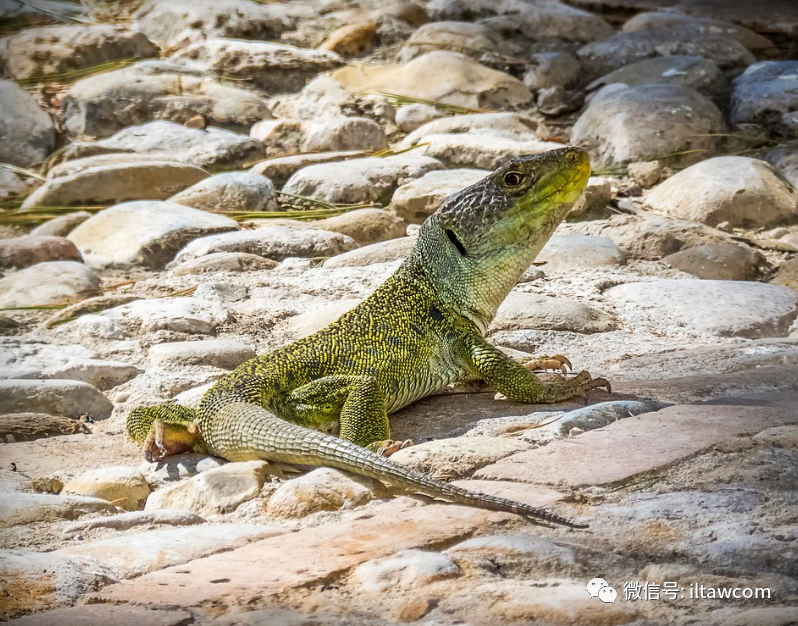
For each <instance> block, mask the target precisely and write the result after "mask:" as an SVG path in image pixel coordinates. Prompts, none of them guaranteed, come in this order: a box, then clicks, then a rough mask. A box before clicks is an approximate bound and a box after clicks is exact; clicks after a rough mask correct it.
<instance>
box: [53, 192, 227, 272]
mask: <svg viewBox="0 0 798 626" xmlns="http://www.w3.org/2000/svg"><path fill="white" fill-rule="evenodd" d="M238 228H239V226H238V224H237V223H236V222H235V221H234V220H231V219H230V218H229V217H225V216H223V215H214V214H212V213H206V212H205V211H200V210H198V209H192V208H190V207H187V206H183V205H182V204H175V203H173V202H158V201H154V200H153V201H149V200H141V201H138V202H126V203H123V204H117V205H116V206H113V207H110V208H108V209H104V210H103V211H99V212H98V213H96V214H94V215H93V216H92V217H90V218H89V219H87V220H86V221H85V222H83V223H82V224H81V225H80V226H78V227H77V228H76V229H75V230H73V231H72V232H71V233H70V234H69V239H70V240H71V241H72V242H73V243H75V245H76V246H77V247H78V249H79V250H80V251H81V252H82V253H83V256H84V259H85V260H86V262H87V263H89V264H91V265H94V266H100V267H102V266H107V265H113V266H122V267H130V266H136V265H139V266H145V267H150V268H157V269H160V268H163V267H164V266H165V265H166V264H167V263H169V262H170V261H171V260H172V259H174V258H175V255H176V254H177V253H178V251H179V250H180V249H181V248H183V247H184V246H185V245H186V244H187V243H189V242H190V241H192V240H194V239H197V238H198V237H202V236H203V235H213V234H215V233H223V232H226V231H233V230H237V229H238Z"/></svg>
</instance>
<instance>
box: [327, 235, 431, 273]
mask: <svg viewBox="0 0 798 626" xmlns="http://www.w3.org/2000/svg"><path fill="white" fill-rule="evenodd" d="M415 245H416V238H415V237H400V238H398V239H389V240H388V241H380V242H379V243H373V244H371V245H370V246H363V247H362V248H358V249H357V250H351V251H350V252H345V253H343V254H339V255H338V256H336V257H333V258H332V259H328V260H327V261H325V262H324V267H328V268H335V267H363V266H365V265H372V264H374V263H390V262H392V261H398V260H399V259H404V258H405V257H406V256H407V255H408V254H410V251H411V250H412V249H413V248H414V247H415Z"/></svg>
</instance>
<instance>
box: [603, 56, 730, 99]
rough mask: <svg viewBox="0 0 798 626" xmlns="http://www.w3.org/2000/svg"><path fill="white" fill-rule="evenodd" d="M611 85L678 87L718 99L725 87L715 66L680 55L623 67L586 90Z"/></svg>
mask: <svg viewBox="0 0 798 626" xmlns="http://www.w3.org/2000/svg"><path fill="white" fill-rule="evenodd" d="M613 83H623V84H624V85H628V86H630V87H636V86H638V85H650V84H653V83H659V84H664V85H682V86H684V87H691V88H692V89H695V90H696V91H700V92H701V93H703V94H706V95H709V96H714V95H718V94H719V93H720V92H722V91H723V89H724V88H725V86H726V80H725V78H724V76H723V73H722V72H721V71H720V68H719V67H718V66H717V65H715V63H713V62H712V61H710V60H709V59H705V58H704V57H699V56H684V55H673V56H665V57H654V58H653V59H644V60H642V61H637V62H636V63H630V64H629V65H624V66H623V67H621V68H618V69H617V70H614V71H612V72H610V73H609V74H604V76H601V77H600V78H597V79H595V80H594V81H593V82H591V83H590V84H589V85H588V86H587V89H588V90H593V89H597V88H599V87H603V86H604V85H611V84H613Z"/></svg>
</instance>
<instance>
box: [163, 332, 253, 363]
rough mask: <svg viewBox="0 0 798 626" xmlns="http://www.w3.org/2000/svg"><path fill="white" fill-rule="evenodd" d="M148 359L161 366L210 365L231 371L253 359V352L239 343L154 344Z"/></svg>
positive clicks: (182, 342) (209, 340) (222, 340)
mask: <svg viewBox="0 0 798 626" xmlns="http://www.w3.org/2000/svg"><path fill="white" fill-rule="evenodd" d="M149 357H150V360H152V361H153V362H155V363H158V364H161V365H165V364H170V363H171V364H182V365H211V366H213V367H221V368H222V369H227V370H231V369H233V368H236V367H238V366H239V365H241V364H242V363H243V362H244V361H248V360H249V359H251V358H254V357H255V351H254V350H252V348H250V347H249V346H247V345H245V344H243V343H241V342H240V341H233V340H230V339H206V340H205V341H175V342H171V343H159V344H155V345H154V346H152V347H151V348H150V352H149Z"/></svg>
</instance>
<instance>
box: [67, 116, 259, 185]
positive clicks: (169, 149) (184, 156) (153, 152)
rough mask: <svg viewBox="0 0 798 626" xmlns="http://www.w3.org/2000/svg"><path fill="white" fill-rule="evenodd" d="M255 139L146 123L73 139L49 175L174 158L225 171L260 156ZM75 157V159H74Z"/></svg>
mask: <svg viewBox="0 0 798 626" xmlns="http://www.w3.org/2000/svg"><path fill="white" fill-rule="evenodd" d="M263 154H264V149H263V144H262V143H260V142H259V141H257V140H255V139H252V138H250V137H247V136H246V135H239V134H238V133H231V132H229V131H226V130H222V129H219V128H207V129H204V130H202V129H199V128H186V127H185V126H181V125H180V124H175V123H173V122H150V123H148V124H142V125H140V126H132V127H130V128H125V129H123V130H121V131H119V132H118V133H116V134H115V135H113V136H112V137H108V138H107V139H102V140H100V141H92V142H86V141H76V142H73V143H72V144H70V145H69V146H68V147H67V148H66V150H64V159H65V161H66V162H64V163H61V164H60V165H58V166H56V167H54V168H53V169H52V170H51V175H53V176H64V175H69V174H75V173H77V172H79V171H81V170H84V169H86V168H88V167H95V166H96V165H103V164H106V163H109V162H111V163H119V162H130V161H133V160H138V161H145V162H150V161H161V160H167V161H178V162H180V163H189V164H191V165H196V166H198V167H201V168H203V169H206V170H208V171H218V170H221V169H224V170H227V169H231V168H236V167H239V166H241V165H242V164H243V163H245V162H247V161H251V160H253V159H257V158H260V157H262V156H263ZM74 159H78V160H74Z"/></svg>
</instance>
